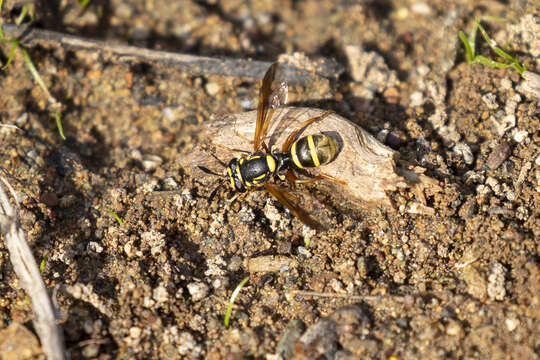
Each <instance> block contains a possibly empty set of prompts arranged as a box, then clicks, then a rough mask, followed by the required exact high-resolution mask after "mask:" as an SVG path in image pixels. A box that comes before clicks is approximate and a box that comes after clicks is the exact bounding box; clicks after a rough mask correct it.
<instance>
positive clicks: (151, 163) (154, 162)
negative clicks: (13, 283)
mask: <svg viewBox="0 0 540 360" xmlns="http://www.w3.org/2000/svg"><path fill="white" fill-rule="evenodd" d="M162 163H163V160H162V159H161V158H160V157H159V156H157V155H145V156H144V157H143V159H142V161H141V164H142V167H143V169H144V171H146V172H149V171H152V170H156V169H157V167H158V166H159V165H161V164H162Z"/></svg>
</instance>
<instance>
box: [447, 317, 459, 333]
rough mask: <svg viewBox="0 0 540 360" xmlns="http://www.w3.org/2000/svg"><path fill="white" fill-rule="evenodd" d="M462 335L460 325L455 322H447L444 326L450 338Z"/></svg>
mask: <svg viewBox="0 0 540 360" xmlns="http://www.w3.org/2000/svg"><path fill="white" fill-rule="evenodd" d="M462 333H463V330H462V328H461V325H460V324H459V323H458V322H457V321H455V320H449V321H448V325H447V326H446V334H448V335H450V336H460V335H461V334H462Z"/></svg>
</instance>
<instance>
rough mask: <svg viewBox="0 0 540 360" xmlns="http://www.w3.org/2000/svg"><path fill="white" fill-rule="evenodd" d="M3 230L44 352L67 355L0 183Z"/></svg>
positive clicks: (57, 358)
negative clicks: (30, 307)
mask: <svg viewBox="0 0 540 360" xmlns="http://www.w3.org/2000/svg"><path fill="white" fill-rule="evenodd" d="M0 180H1V181H2V182H3V183H4V184H5V185H6V186H7V188H8V189H9V191H10V192H11V195H12V196H13V197H14V199H15V202H16V203H17V197H16V195H15V191H14V190H13V188H12V187H11V185H10V184H9V183H8V182H7V181H6V180H5V179H4V178H3V177H0ZM17 205H18V203H17ZM0 230H1V232H2V234H3V235H4V236H5V238H6V244H7V248H8V251H9V255H10V259H11V263H12V264H13V270H15V273H16V274H17V277H18V278H19V281H20V284H21V287H22V288H23V289H24V290H25V291H26V293H27V294H28V296H29V297H30V300H31V301H32V311H33V312H34V327H35V328H36V331H37V333H38V336H39V339H40V340H41V346H42V348H43V352H44V353H45V354H46V355H47V358H48V359H49V360H52V359H54V360H63V359H65V350H64V342H63V339H62V333H61V331H60V329H59V327H58V326H57V325H56V317H55V312H54V309H53V306H52V303H51V299H50V297H49V294H48V293H47V289H46V288H45V284H44V283H43V280H42V279H41V275H40V273H39V268H38V265H37V263H36V260H35V259H34V256H33V255H32V251H31V250H30V247H29V246H28V244H27V243H26V240H25V236H24V232H23V230H22V228H21V227H20V225H19V219H18V214H17V212H16V210H15V209H14V208H13V206H12V205H11V204H10V202H9V197H8V195H7V193H6V191H5V190H4V187H3V186H1V185H0Z"/></svg>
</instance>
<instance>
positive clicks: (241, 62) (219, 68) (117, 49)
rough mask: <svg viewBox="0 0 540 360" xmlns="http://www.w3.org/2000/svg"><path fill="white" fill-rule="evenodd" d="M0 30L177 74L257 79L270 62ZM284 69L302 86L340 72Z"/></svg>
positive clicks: (327, 66) (325, 65) (32, 42)
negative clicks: (162, 67)
mask: <svg viewBox="0 0 540 360" xmlns="http://www.w3.org/2000/svg"><path fill="white" fill-rule="evenodd" d="M0 26H2V29H3V31H4V35H5V36H6V37H7V38H19V40H20V43H21V45H23V46H25V47H32V46H36V45H45V46H51V45H52V46H61V47H63V48H65V49H72V50H87V51H98V52H107V53H111V54H113V55H115V56H117V57H118V61H120V62H128V63H132V62H134V63H137V62H150V63H153V62H155V63H160V64H162V65H165V66H168V67H177V68H179V69H180V70H181V71H183V72H186V73H190V74H199V75H223V76H231V77H242V78H256V79H259V78H260V77H261V74H264V72H265V71H266V70H267V69H268V67H270V65H271V63H270V62H266V61H256V60H248V59H231V58H212V57H205V56H196V55H189V54H179V53H173V52H167V51H158V50H151V49H145V48H139V47H135V46H125V45H118V44H111V43H109V42H105V41H99V40H91V39H85V38H82V37H79V36H74V35H67V34H63V33H59V32H55V31H49V30H43V29H38V28H33V27H22V26H17V25H14V24H4V25H0ZM285 69H286V73H287V79H288V81H289V82H290V83H306V82H309V81H311V80H313V77H314V76H320V77H324V78H337V77H338V76H339V75H340V74H341V73H342V72H343V71H344V69H343V67H342V66H341V65H340V64H338V63H336V62H334V61H331V60H325V61H323V62H321V64H320V65H319V66H318V67H317V69H316V71H315V72H311V71H307V70H304V69H300V68H297V67H294V66H288V65H286V66H285Z"/></svg>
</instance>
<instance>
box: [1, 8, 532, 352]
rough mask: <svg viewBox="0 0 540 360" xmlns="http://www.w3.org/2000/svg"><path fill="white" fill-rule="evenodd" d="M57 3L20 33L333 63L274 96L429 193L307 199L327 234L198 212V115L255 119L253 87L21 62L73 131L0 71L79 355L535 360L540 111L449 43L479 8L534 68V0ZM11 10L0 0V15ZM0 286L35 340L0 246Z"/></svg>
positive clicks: (93, 58) (203, 119)
mask: <svg viewBox="0 0 540 360" xmlns="http://www.w3.org/2000/svg"><path fill="white" fill-rule="evenodd" d="M45 3H46V2H45ZM73 3H74V2H67V1H64V2H60V4H59V5H58V7H56V8H53V7H51V5H43V4H37V5H36V16H37V19H36V22H37V24H38V25H39V27H42V28H46V29H51V30H56V31H62V32H66V33H72V34H77V35H80V36H84V37H92V38H97V39H102V40H109V41H111V42H122V43H129V44H131V45H135V46H140V47H148V48H153V49H161V50H168V51H176V52H183V53H191V54H198V55H206V56H229V57H236V58H247V57H251V58H254V59H259V60H266V61H274V60H275V59H276V58H277V57H278V56H279V55H281V54H284V53H287V52H288V53H292V52H300V53H303V54H304V55H305V56H306V57H307V58H313V59H315V58H320V57H325V58H330V59H334V60H336V61H337V62H338V63H340V64H342V65H343V67H344V68H345V69H346V71H345V72H344V74H342V75H341V76H339V77H338V78H336V79H331V80H318V81H313V82H311V83H309V84H304V85H297V86H291V87H290V89H289V90H290V102H292V103H294V104H296V105H301V106H308V105H313V104H314V105H315V106H317V107H320V108H324V109H331V110H334V111H335V112H337V113H338V114H340V115H341V116H344V117H346V118H348V119H350V120H351V121H353V122H355V123H356V124H358V125H360V126H362V127H363V128H364V129H366V130H367V131H368V132H370V133H371V134H373V135H375V136H378V137H379V138H380V139H381V140H382V141H384V142H385V143H386V144H387V145H389V146H391V147H392V148H393V149H395V150H396V151H398V152H399V153H400V154H401V157H402V158H403V159H405V160H407V161H408V162H410V163H412V164H415V165H418V166H421V167H423V168H425V169H426V175H427V176H429V177H431V178H433V179H435V180H437V181H438V183H439V185H440V187H441V189H440V191H439V192H434V193H430V194H427V195H428V196H427V198H426V203H425V206H426V207H428V208H431V209H433V215H426V214H425V213H423V212H421V213H415V211H413V210H411V207H410V206H408V205H409V204H410V201H411V199H412V198H413V197H414V196H413V194H411V193H409V192H400V193H395V194H390V196H391V197H392V199H393V201H394V207H392V208H383V207H379V208H375V209H362V208H360V209H358V212H351V213H349V212H341V211H339V204H333V203H332V197H331V196H323V200H324V202H325V203H326V206H327V208H328V209H331V210H332V211H331V215H330V217H331V219H330V221H331V224H332V226H331V227H330V229H329V230H328V231H326V232H314V231H310V230H309V229H307V228H306V227H303V225H302V223H301V222H299V221H298V220H297V219H295V218H293V217H292V216H291V215H290V214H289V213H287V212H286V211H285V210H284V209H283V207H282V206H281V205H280V204H279V203H277V202H276V201H275V200H274V199H273V198H272V197H271V196H270V195H268V194H265V193H264V192H254V193H251V194H250V195H249V196H247V197H244V198H242V199H241V200H238V201H235V202H228V201H226V199H227V198H228V197H230V196H231V194H230V193H228V192H227V191H225V190H223V191H221V190H220V191H218V192H217V194H216V196H214V197H213V198H211V199H209V196H210V193H211V192H212V190H213V189H214V188H215V187H216V185H217V184H218V182H219V181H222V179H220V178H216V177H213V176H211V175H207V176H199V175H197V176H194V175H193V174H192V173H191V172H188V171H186V170H185V168H184V167H183V166H182V159H185V158H186V156H188V155H189V154H190V152H191V151H192V150H193V148H194V147H195V146H197V145H198V144H199V141H200V139H201V138H202V137H203V135H204V134H201V129H202V128H203V125H204V124H205V123H207V122H208V121H212V119H214V118H215V117H216V115H218V116H219V115H222V114H227V113H238V112H243V111H247V110H251V109H254V108H255V107H256V105H257V103H256V101H257V94H258V87H259V82H258V81H254V80H253V79H247V78H237V77H234V78H233V77H223V76H210V75H206V76H201V75H192V74H186V73H181V72H179V71H177V70H176V69H174V68H167V67H162V66H152V65H142V64H141V65H132V66H128V65H125V64H122V63H117V62H115V61H112V60H111V58H110V57H108V56H107V55H106V54H105V55H103V54H100V55H98V54H97V53H95V52H85V51H65V50H63V49H60V48H56V47H34V48H30V49H29V53H30V55H31V58H32V59H33V61H34V63H35V64H36V66H37V67H38V69H39V71H40V73H41V75H42V76H43V79H44V81H45V82H46V84H47V85H48V86H49V88H50V90H51V92H52V94H53V95H54V96H55V97H56V98H57V99H58V100H59V101H61V102H62V103H63V104H64V111H63V126H64V132H65V134H66V136H67V137H68V139H67V140H66V141H63V140H62V139H61V138H60V137H59V135H58V131H57V129H56V125H55V121H54V118H53V117H52V116H51V114H50V111H49V108H48V107H47V102H46V99H45V96H44V94H43V91H42V90H41V89H40V88H39V87H38V86H37V85H36V84H35V83H34V81H33V79H32V77H31V75H30V74H29V72H28V71H27V69H26V67H25V64H24V62H23V60H22V57H21V56H17V57H16V59H15V61H14V63H13V64H12V65H11V66H10V67H9V68H8V69H7V70H5V71H2V72H0V82H1V95H0V122H1V123H2V124H12V125H16V126H18V127H19V128H20V129H22V131H16V130H12V129H8V128H0V144H1V147H0V166H1V167H2V168H3V169H5V170H6V171H7V172H9V173H10V175H11V177H10V179H11V180H10V181H11V182H12V184H13V186H14V187H15V188H16V190H17V192H18V194H19V195H20V197H21V199H22V204H23V206H22V214H21V216H22V219H21V221H22V224H23V227H24V229H25V231H26V232H27V236H28V241H29V243H30V244H31V246H32V249H33V251H34V254H35V257H36V259H37V260H38V262H40V261H43V264H44V268H43V271H42V275H43V278H44V280H45V282H46V284H47V286H48V287H49V288H50V289H51V293H52V291H53V289H56V290H57V291H56V292H55V294H56V299H57V301H58V306H59V312H60V319H61V320H60V321H61V324H62V326H63V329H64V334H65V341H66V346H67V348H68V351H69V353H70V354H71V357H72V358H73V359H78V358H99V359H128V358H138V359H158V358H162V359H163V358H212V359H218V358H227V359H237V358H267V359H281V358H283V359H291V358H296V359H301V358H306V359H307V358H317V359H318V358H321V359H354V358H368V359H389V358H392V357H395V358H397V359H443V358H444V359H446V358H450V359H464V358H468V359H473V358H482V359H537V358H539V357H540V221H539V218H540V196H539V191H540V154H539V149H540V130H539V129H540V120H539V113H540V111H539V106H538V105H539V99H538V98H534V97H533V96H531V95H530V94H527V93H524V92H522V91H520V87H519V86H520V83H521V82H522V80H521V78H520V76H519V74H518V73H517V72H516V71H515V70H512V69H493V68H488V67H485V66H481V65H473V66H469V65H467V64H466V62H465V60H464V56H463V50H462V46H461V44H460V43H459V41H458V31H459V30H466V31H468V30H469V29H471V27H472V22H473V19H474V17H475V16H487V15H489V16H492V17H500V18H504V19H505V21H501V22H488V23H485V25H486V28H487V30H488V32H489V33H490V34H491V35H492V36H493V37H494V39H496V40H497V41H498V42H499V44H500V45H501V46H502V47H504V48H505V49H507V50H509V51H511V52H512V53H514V54H518V55H519V59H520V61H521V62H522V63H524V64H525V65H526V66H527V67H528V69H529V70H531V71H533V72H537V73H538V72H540V62H539V59H540V50H539V49H540V44H539V42H540V40H539V39H538V33H539V32H540V30H539V26H540V25H539V24H540V18H539V17H538V7H534V6H533V3H532V2H531V3H527V2H526V1H525V2H524V1H517V0H516V1H509V2H497V1H481V2H477V1H456V2H446V1H432V2H415V1H412V0H411V1H406V2H403V1H380V2H379V1H372V2H371V1H365V2H356V1H341V2H339V5H338V4H336V3H337V2H334V1H292V0H291V1H280V2H279V5H276V2H267V1H235V0H231V1H226V2H223V4H222V3H221V2H219V1H179V2H171V1H162V0H154V1H151V0H146V1H119V0H113V1H111V2H103V1H91V3H90V5H89V7H88V9H87V10H86V11H84V12H82V13H81V12H80V11H79V9H80V8H79V7H77V6H76V5H73ZM272 3H274V4H272ZM534 14H536V15H534ZM16 15H17V11H16V10H10V4H5V5H4V9H3V11H2V18H3V19H4V21H5V22H8V21H14V17H15V16H16ZM478 44H479V45H478V48H479V49H478V50H479V52H480V53H482V54H489V56H493V53H490V52H489V48H488V47H487V45H486V44H485V43H484V42H483V41H479V42H478ZM0 49H1V51H2V54H3V55H2V57H1V59H2V62H4V61H5V59H6V57H7V54H8V51H9V45H8V44H0ZM263 75H264V74H262V73H261V78H262V76H263ZM315 190H316V189H313V188H312V189H310V190H309V191H312V192H315ZM304 191H308V190H306V189H304ZM318 198H320V197H318ZM108 211H113V212H115V213H116V214H118V215H119V216H120V218H121V219H123V223H122V224H119V223H118V222H117V221H116V220H115V218H114V217H113V216H111V214H110V213H109V212H108ZM308 240H309V247H307V246H306V245H305V242H306V241H308ZM268 256H273V257H268ZM254 261H255V262H256V261H259V262H261V261H262V264H263V265H257V266H258V267H257V268H253V264H254ZM258 264H259V263H258ZM275 264H278V266H275ZM250 265H251V266H250ZM261 266H262V267H263V268H262V270H266V271H255V270H261V269H260V267H261ZM250 271H251V272H250ZM246 276H249V277H250V278H249V282H248V283H247V285H246V287H245V288H244V289H243V290H242V292H241V293H240V295H239V297H238V299H237V302H236V306H235V308H234V312H233V318H232V320H231V326H230V327H229V328H228V329H227V328H225V327H224V325H223V318H224V314H225V310H226V307H227V302H228V299H229V297H230V296H231V293H232V291H233V290H234V288H235V286H236V285H237V284H238V283H239V282H240V281H241V279H243V278H244V277H246ZM0 280H1V281H0V331H2V332H3V334H4V336H5V338H9V336H8V335H7V334H10V333H8V332H7V330H8V329H9V326H10V324H13V323H19V324H24V325H26V327H27V328H28V329H30V330H31V329H32V328H31V319H32V313H31V308H30V306H29V303H28V301H27V300H26V295H25V293H24V291H22V290H21V289H20V288H19V286H18V282H17V279H16V277H15V275H14V273H13V270H12V266H11V264H10V262H9V255H8V252H7V249H6V248H5V246H4V242H0ZM308 291H309V293H306V292H308ZM27 336H32V335H31V334H29V335H27ZM13 337H15V336H13ZM12 340H15V339H12ZM30 343H31V342H30ZM32 344H33V345H25V346H28V347H34V350H35V351H33V352H30V353H29V354H30V355H29V356H36V355H35V354H37V353H39V348H37V349H35V347H36V346H37V345H36V343H35V342H34V343H32ZM32 354H33V355H32ZM37 356H39V355H37ZM0 357H1V355H0Z"/></svg>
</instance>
